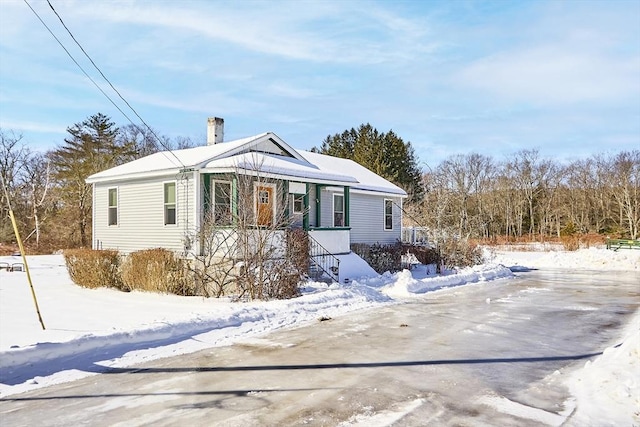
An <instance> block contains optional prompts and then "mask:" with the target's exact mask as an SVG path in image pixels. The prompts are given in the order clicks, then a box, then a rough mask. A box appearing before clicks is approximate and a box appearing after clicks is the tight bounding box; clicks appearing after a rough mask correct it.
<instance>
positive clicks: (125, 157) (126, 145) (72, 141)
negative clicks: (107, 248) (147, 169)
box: [49, 113, 136, 246]
mask: <svg viewBox="0 0 640 427" xmlns="http://www.w3.org/2000/svg"><path fill="white" fill-rule="evenodd" d="M67 132H68V133H69V136H68V137H67V138H65V139H64V144H63V145H62V146H60V147H58V148H57V149H55V150H53V151H52V152H50V153H49V158H50V160H51V165H52V167H53V170H54V177H55V179H56V182H57V183H58V185H59V186H60V187H61V189H62V191H61V194H63V199H62V201H61V202H62V204H63V206H62V208H63V211H64V212H65V217H66V218H67V219H69V220H71V221H73V222H74V223H75V224H76V226H75V227H74V229H73V232H74V233H75V232H77V233H78V234H79V237H80V242H79V243H80V244H81V245H82V246H88V243H89V235H90V224H91V208H92V200H91V194H92V192H91V185H90V184H87V183H86V182H85V179H86V178H87V177H88V176H89V175H92V174H94V173H97V172H100V171H102V170H105V169H108V168H110V167H113V166H117V165H118V164H122V163H124V162H126V161H129V160H131V159H133V158H134V157H135V155H136V153H135V150H134V147H133V144H132V143H131V142H120V141H119V138H118V135H119V129H118V128H117V127H116V126H115V123H113V122H112V121H111V119H110V118H109V117H107V116H105V115H104V114H102V113H98V114H95V115H93V116H91V117H88V118H87V119H85V120H84V121H83V122H81V123H76V124H74V125H73V126H71V127H69V128H67Z"/></svg>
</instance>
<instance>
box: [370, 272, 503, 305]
mask: <svg viewBox="0 0 640 427" xmlns="http://www.w3.org/2000/svg"><path fill="white" fill-rule="evenodd" d="M421 269H423V270H428V266H418V271H416V272H415V273H414V274H412V272H410V271H409V270H404V271H401V272H399V273H396V274H395V275H394V277H393V280H392V281H391V283H390V284H389V285H386V286H384V287H383V288H382V289H381V291H382V292H383V293H385V294H387V295H389V296H391V297H396V298H398V297H405V298H406V297H409V296H413V295H416V294H424V293H426V292H429V291H435V290H438V289H443V288H450V287H452V286H460V285H464V284H469V283H479V282H486V281H490V280H495V279H502V278H507V277H513V273H512V272H511V270H509V269H508V268H506V267H504V266H503V265H497V264H488V265H479V266H475V267H468V268H464V269H461V270H458V271H456V272H453V273H450V274H446V275H433V276H430V275H427V276H426V277H424V274H421V273H422V271H420V270H421ZM416 276H417V277H418V278H417V277H416ZM421 276H422V278H419V277H421Z"/></svg>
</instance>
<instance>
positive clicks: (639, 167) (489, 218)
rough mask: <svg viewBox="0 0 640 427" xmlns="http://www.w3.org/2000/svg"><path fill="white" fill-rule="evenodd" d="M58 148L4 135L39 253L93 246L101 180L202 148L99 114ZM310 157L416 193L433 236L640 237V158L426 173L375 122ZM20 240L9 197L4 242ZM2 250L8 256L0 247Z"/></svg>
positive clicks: (472, 162) (27, 231)
mask: <svg viewBox="0 0 640 427" xmlns="http://www.w3.org/2000/svg"><path fill="white" fill-rule="evenodd" d="M67 133H68V135H67V137H66V138H64V140H63V141H62V143H61V144H60V145H59V146H58V147H56V148H55V149H53V150H51V151H49V152H46V153H38V152H34V151H32V150H30V149H29V147H28V145H27V144H26V142H25V141H23V137H22V136H21V135H19V134H16V133H14V132H13V131H10V130H9V131H5V130H2V129H0V175H1V176H2V179H3V181H4V182H5V185H6V187H7V193H8V195H9V199H10V201H11V203H12V207H13V210H14V213H15V217H16V219H17V221H18V226H19V229H20V234H21V235H22V237H23V239H24V240H25V241H26V244H27V246H28V247H30V248H32V250H34V249H35V250H37V249H36V248H41V249H40V250H41V251H47V250H51V249H59V248H70V247H88V246H90V242H91V212H92V189H91V186H90V185H88V184H86V182H85V179H86V178H87V177H88V176H89V175H91V174H94V173H97V172H100V171H102V170H105V169H107V168H110V167H113V166H117V165H119V164H122V163H126V162H128V161H131V160H134V159H137V158H140V157H143V156H146V155H149V154H152V153H155V152H157V151H160V150H165V149H180V148H187V147H192V146H194V143H193V142H192V141H190V140H189V139H187V138H176V139H174V140H170V139H169V138H167V137H164V136H163V137H158V136H157V135H156V134H155V133H154V132H153V130H151V129H144V128H142V127H139V126H136V125H127V126H122V127H118V126H116V124H115V123H114V122H113V121H112V120H111V119H110V118H109V117H108V116H105V115H103V114H101V113H98V114H95V115H93V116H90V117H88V118H86V119H85V120H83V121H81V122H78V123H75V124H74V125H72V126H70V127H69V128H67ZM312 151H315V152H319V153H322V154H328V155H332V156H336V157H342V158H349V159H352V160H354V161H356V162H357V163H360V164H361V165H363V166H365V167H367V168H368V169H370V170H372V171H373V172H375V173H377V174H379V175H381V176H383V177H384V178H386V179H388V180H389V181H391V182H393V183H394V184H396V185H398V186H399V187H401V188H403V189H404V190H405V191H407V193H408V195H409V197H408V199H407V201H406V203H405V206H404V209H405V216H404V218H405V222H406V224H407V225H417V226H424V227H426V228H427V229H428V230H430V232H431V234H432V236H435V235H440V236H445V235H446V236H453V237H461V238H484V239H492V238H496V237H498V236H508V237H514V238H520V237H523V236H530V237H533V236H537V235H543V236H561V235H574V234H587V233H598V234H601V235H607V236H611V237H624V238H634V239H635V238H638V235H639V229H640V150H628V151H620V152H617V153H599V154H594V155H593V156H591V157H589V158H587V159H580V160H573V161H570V162H568V163H562V162H559V161H554V160H551V159H546V158H544V157H542V156H541V155H540V153H539V152H538V151H537V150H522V151H518V152H516V153H514V154H512V155H511V156H508V157H507V158H505V159H503V160H496V159H493V158H492V157H489V156H485V155H482V154H478V153H468V154H459V155H454V156H450V157H448V158H447V159H445V160H444V161H442V162H440V164H438V165H436V166H435V167H433V168H429V167H424V168H423V167H421V166H420V164H419V161H418V159H417V157H416V155H415V152H414V149H413V147H412V145H411V143H410V142H408V141H407V142H405V141H404V140H403V139H402V138H401V137H400V136H398V135H397V134H395V133H394V132H393V131H392V130H389V131H387V132H380V131H378V130H377V129H376V128H374V127H373V126H371V125H370V124H368V123H367V124H362V125H360V126H359V127H357V128H351V129H348V130H345V131H344V132H342V133H336V134H334V135H329V136H327V137H326V138H325V139H324V140H323V141H322V143H321V145H320V147H314V148H312ZM14 241H15V238H14V235H13V230H12V227H11V222H10V220H9V215H8V203H7V199H6V196H5V193H4V191H2V192H0V243H2V244H10V243H12V242H14ZM0 249H1V248H0Z"/></svg>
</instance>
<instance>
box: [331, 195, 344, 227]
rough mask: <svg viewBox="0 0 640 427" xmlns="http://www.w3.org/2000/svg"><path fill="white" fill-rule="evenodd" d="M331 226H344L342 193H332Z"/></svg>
mask: <svg viewBox="0 0 640 427" xmlns="http://www.w3.org/2000/svg"><path fill="white" fill-rule="evenodd" d="M333 226H334V227H344V195H342V194H334V195H333Z"/></svg>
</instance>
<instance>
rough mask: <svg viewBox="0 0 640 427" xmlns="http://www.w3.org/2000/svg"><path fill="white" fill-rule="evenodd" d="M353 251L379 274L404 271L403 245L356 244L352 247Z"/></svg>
mask: <svg viewBox="0 0 640 427" xmlns="http://www.w3.org/2000/svg"><path fill="white" fill-rule="evenodd" d="M351 250H352V251H353V252H355V253H356V254H358V256H359V257H360V258H362V259H364V260H365V261H366V262H367V264H369V265H370V266H371V268H373V269H374V270H375V271H376V273H378V274H382V273H385V272H387V271H388V272H390V273H395V272H396V271H400V270H402V253H403V247H402V244H401V243H395V244H392V245H381V244H379V243H374V244H373V245H368V244H365V243H356V244H353V245H351Z"/></svg>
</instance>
